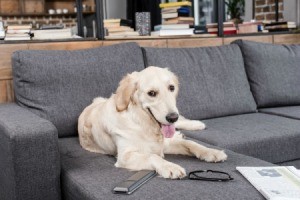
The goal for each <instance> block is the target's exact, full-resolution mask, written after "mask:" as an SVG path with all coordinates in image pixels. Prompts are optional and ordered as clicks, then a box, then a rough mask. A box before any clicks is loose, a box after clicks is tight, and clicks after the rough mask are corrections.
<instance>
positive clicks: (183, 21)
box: [162, 17, 194, 26]
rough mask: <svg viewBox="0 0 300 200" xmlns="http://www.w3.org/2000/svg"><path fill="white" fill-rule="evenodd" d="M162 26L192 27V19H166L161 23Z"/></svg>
mask: <svg viewBox="0 0 300 200" xmlns="http://www.w3.org/2000/svg"><path fill="white" fill-rule="evenodd" d="M162 24H189V25H191V26H192V25H194V18H193V17H176V18H172V19H167V20H165V21H163V22H162Z"/></svg>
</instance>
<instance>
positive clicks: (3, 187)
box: [0, 103, 61, 200]
mask: <svg viewBox="0 0 300 200" xmlns="http://www.w3.org/2000/svg"><path fill="white" fill-rule="evenodd" d="M0 197H1V199H31V200H33V199H43V200H44V199H60V198H61V195H60V159H59V150H58V135H57V129H56V128H55V127H54V125H53V124H52V123H51V122H50V121H47V120H45V119H42V118H40V117H39V116H37V115H35V114H33V113H32V112H30V111H28V110H26V109H25V108H22V107H20V106H18V105H17V104H14V103H11V104H0Z"/></svg>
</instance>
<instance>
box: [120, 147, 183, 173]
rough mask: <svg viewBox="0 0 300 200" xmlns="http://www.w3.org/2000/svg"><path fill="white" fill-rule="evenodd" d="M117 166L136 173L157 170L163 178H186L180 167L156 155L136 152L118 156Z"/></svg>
mask: <svg viewBox="0 0 300 200" xmlns="http://www.w3.org/2000/svg"><path fill="white" fill-rule="evenodd" d="M115 166H116V167H122V168H126V169H130V170H134V171H138V170H155V171H156V172H157V173H158V174H159V175H161V176H162V177H164V178H171V179H177V178H182V177H184V176H186V173H185V170H184V169H183V168H182V167H180V166H179V165H176V164H174V163H171V162H168V161H166V160H164V159H163V158H162V157H160V156H158V155H156V154H143V153H139V152H136V151H129V152H125V153H122V154H120V155H118V160H117V162H116V164H115Z"/></svg>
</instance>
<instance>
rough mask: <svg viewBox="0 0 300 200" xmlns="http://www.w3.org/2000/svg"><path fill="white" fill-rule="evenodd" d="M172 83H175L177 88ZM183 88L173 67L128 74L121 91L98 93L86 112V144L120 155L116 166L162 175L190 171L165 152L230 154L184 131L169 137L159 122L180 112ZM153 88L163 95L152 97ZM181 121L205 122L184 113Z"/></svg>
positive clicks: (82, 120) (192, 126) (217, 157)
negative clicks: (178, 104) (103, 95)
mask: <svg viewBox="0 0 300 200" xmlns="http://www.w3.org/2000/svg"><path fill="white" fill-rule="evenodd" d="M170 85H173V86H175V90H174V91H171V90H170ZM178 89H179V83H178V79H177V77H176V76H175V75H174V74H173V73H172V72H170V71H169V70H167V69H163V68H158V67H148V68H146V69H144V70H142V71H140V72H133V73H131V74H128V75H127V76H126V77H124V78H123V79H122V81H121V82H120V84H119V87H118V89H117V91H116V94H113V95H112V96H111V97H110V98H108V99H105V98H101V97H98V98H96V99H95V100H94V101H93V103H92V104H91V105H89V106H88V107H86V108H85V109H84V111H83V112H82V114H81V115H80V117H79V121H78V132H79V140H80V144H81V146H82V147H83V148H84V149H86V150H88V151H91V152H97V153H102V154H109V155H115V156H117V162H116V164H115V166H116V167H122V168H127V169H129V170H142V169H148V170H156V171H157V173H158V174H160V175H161V176H162V177H164V178H172V179H175V178H182V177H184V176H185V175H186V172H185V170H184V169H183V168H182V167H181V166H179V165H177V164H174V163H171V162H168V161H166V160H165V159H164V154H182V155H188V156H195V157H197V158H198V159H200V160H205V161H207V162H219V161H224V160H226V159H227V155H226V154H225V153H224V152H223V151H220V150H216V149H211V148H207V147H204V146H202V145H200V144H197V143H196V142H193V141H189V140H186V139H184V137H183V135H182V134H181V133H180V132H178V131H176V133H175V135H174V136H173V137H172V138H164V136H163V134H162V133H161V128H160V125H159V123H160V124H166V125H168V124H170V123H169V122H168V121H167V120H166V115H167V114H168V113H171V112H176V113H178V109H177V107H176V97H177V94H178ZM149 91H155V92H156V93H157V95H156V96H155V97H151V96H149V94H148V93H149ZM149 109H150V110H151V112H152V114H153V116H152V115H151V113H150V112H149ZM154 117H155V118H154ZM157 121H158V122H159V123H158V122H157ZM175 126H176V128H178V129H184V130H202V129H204V128H205V125H204V124H203V123H202V122H200V121H196V120H188V119H185V118H184V117H182V116H180V117H179V119H178V121H177V122H176V123H175Z"/></svg>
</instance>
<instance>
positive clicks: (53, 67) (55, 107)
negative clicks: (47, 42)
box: [12, 43, 144, 137]
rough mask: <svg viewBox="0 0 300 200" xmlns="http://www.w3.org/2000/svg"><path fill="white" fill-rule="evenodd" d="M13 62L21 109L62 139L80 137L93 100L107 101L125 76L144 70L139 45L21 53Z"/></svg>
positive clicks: (14, 55)
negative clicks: (85, 111) (48, 124)
mask: <svg viewBox="0 0 300 200" xmlns="http://www.w3.org/2000/svg"><path fill="white" fill-rule="evenodd" d="M12 59H13V79H14V89H15V97H16V101H17V103H18V104H20V105H21V106H23V107H26V108H28V109H29V110H30V111H32V112H34V113H36V114H37V115H39V116H41V117H43V118H45V119H47V120H49V121H51V122H52V123H53V124H54V125H55V126H56V127H57V129H58V134H59V136H60V137H63V136H70V135H76V134H77V119H78V117H79V115H80V113H81V112H82V111H83V109H84V108H85V107H86V106H87V105H89V104H90V103H92V100H93V99H94V98H95V97H97V96H103V97H109V96H110V95H111V94H112V93H113V92H114V91H115V90H116V88H117V86H118V83H119V81H120V80H121V79H122V77H123V76H125V75H126V74H127V73H129V72H132V71H137V70H138V71H139V70H142V69H143V68H144V61H143V55H142V52H141V49H140V47H139V46H138V45H137V44H135V43H127V44H118V45H113V46H108V47H99V48H94V49H85V50H76V51H47V50H25V51H17V52H16V53H14V54H13V58H12Z"/></svg>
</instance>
